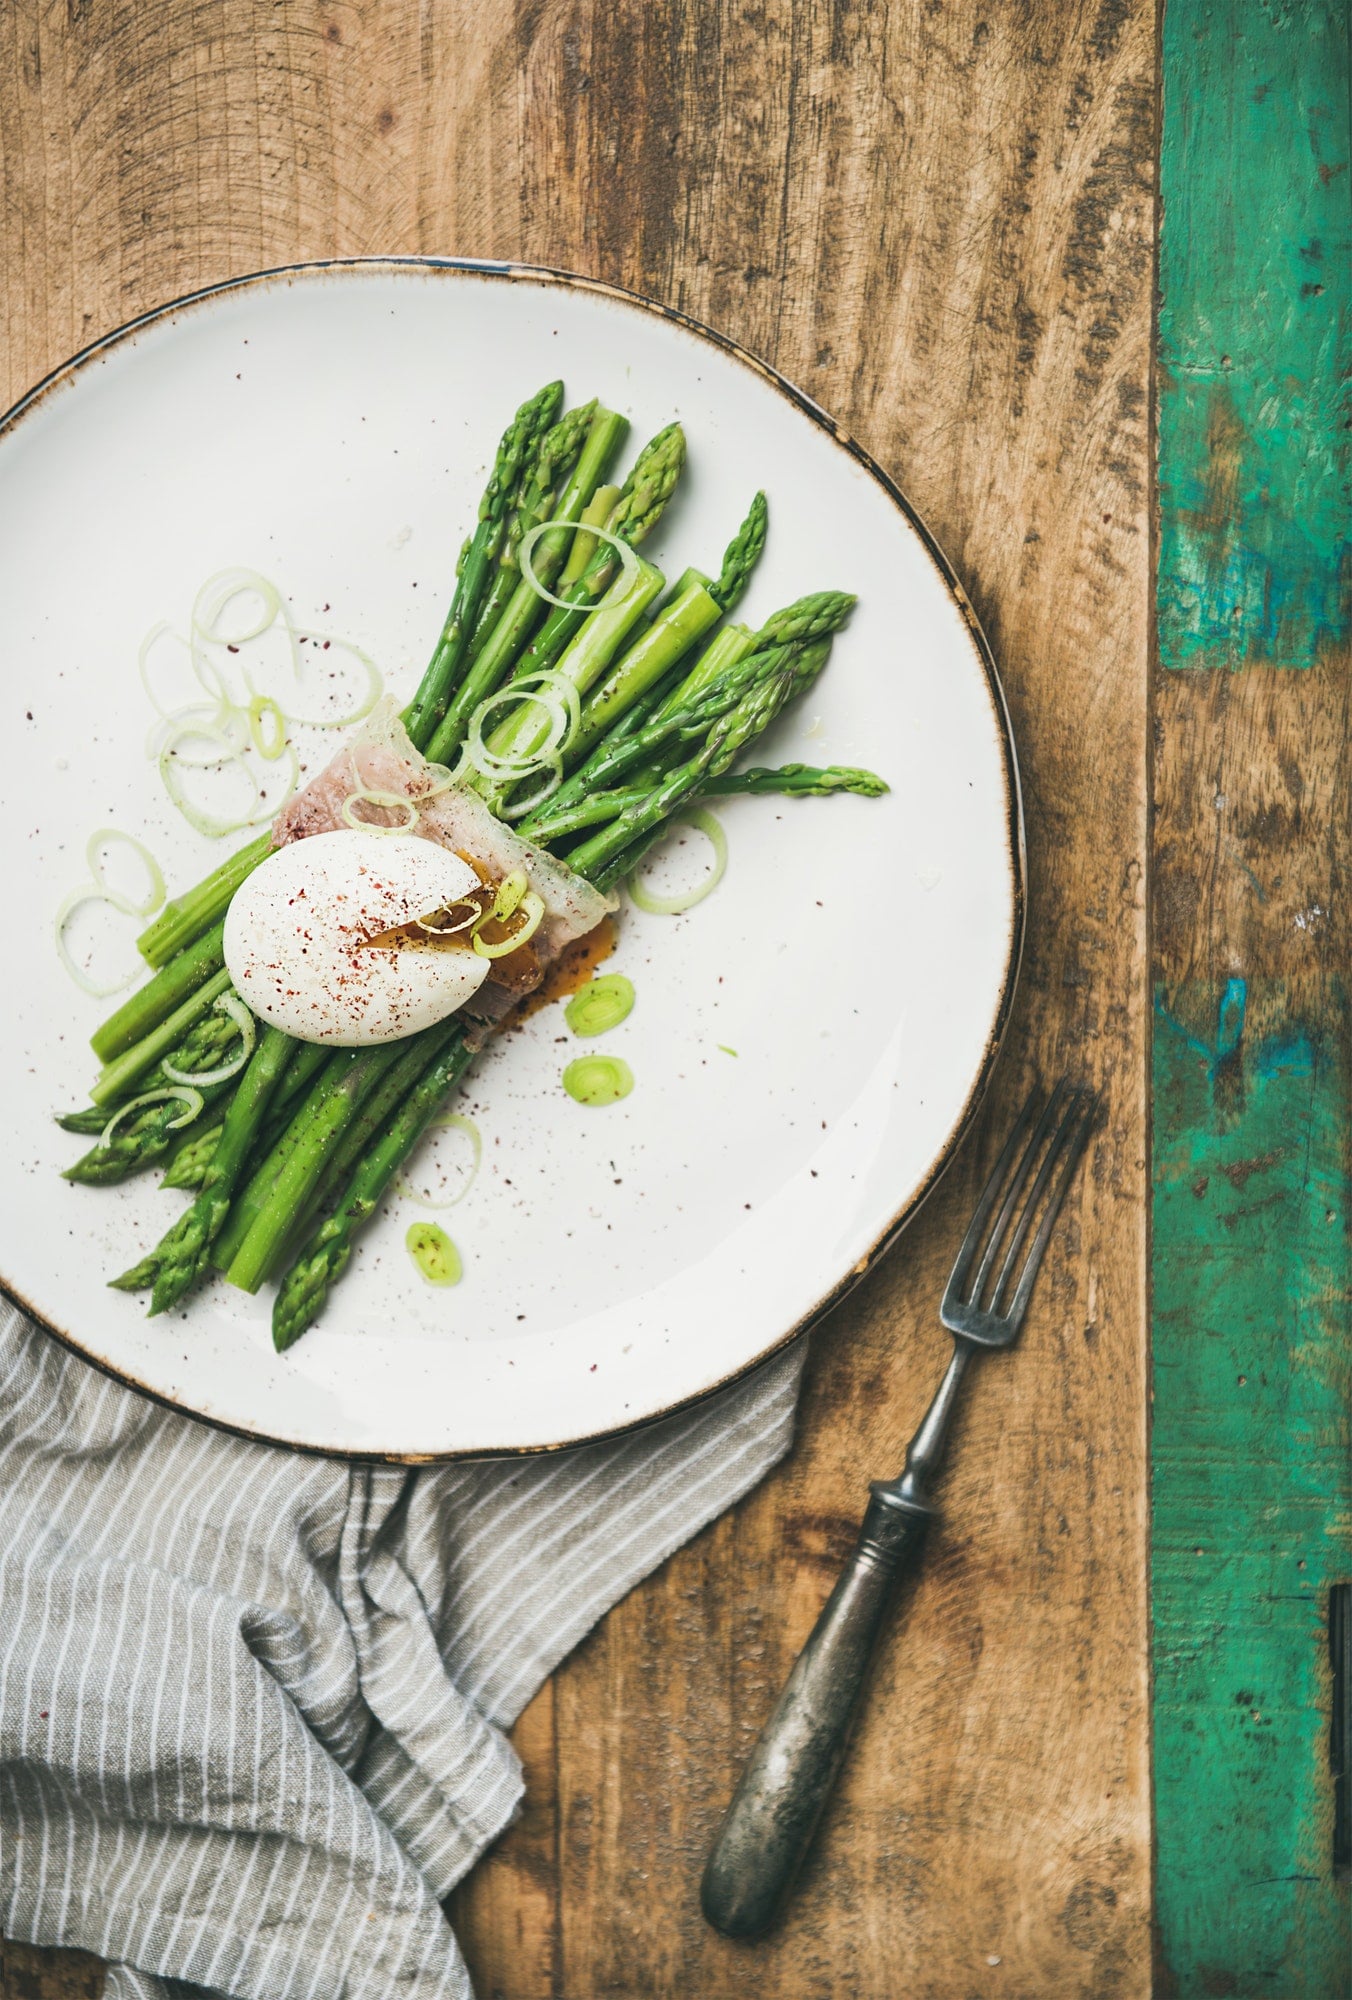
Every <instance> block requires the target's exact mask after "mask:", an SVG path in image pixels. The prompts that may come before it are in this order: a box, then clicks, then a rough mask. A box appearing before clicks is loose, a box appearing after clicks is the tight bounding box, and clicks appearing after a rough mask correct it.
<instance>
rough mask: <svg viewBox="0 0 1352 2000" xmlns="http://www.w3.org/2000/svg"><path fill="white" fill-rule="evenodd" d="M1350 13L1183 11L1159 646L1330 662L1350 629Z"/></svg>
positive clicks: (1167, 52) (1165, 238) (1162, 354)
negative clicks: (1329, 650) (1328, 652)
mask: <svg viewBox="0 0 1352 2000" xmlns="http://www.w3.org/2000/svg"><path fill="white" fill-rule="evenodd" d="M1350 31H1352V14H1349V7H1348V0H1302V4H1301V5H1300V6H1298V7H1291V6H1276V7H1266V6H1261V7H1260V6H1256V5H1255V4H1253V0H1169V5H1168V6H1166V7H1165V9H1164V28H1163V37H1164V42H1163V73H1164V114H1163V129H1162V134H1161V146H1160V196H1161V210H1162V216H1161V227H1160V318H1159V360H1160V378H1159V409H1158V426H1159V481H1160V553H1159V642H1160V654H1161V657H1162V659H1163V660H1164V662H1165V664H1166V665H1169V666H1195V667H1215V666H1230V667H1234V666H1241V665H1243V664H1244V663H1245V662H1246V661H1252V660H1263V661H1268V662H1271V663H1272V664H1273V665H1276V666H1296V667H1304V666H1309V665H1310V664H1311V663H1312V662H1313V661H1314V660H1315V659H1316V658H1317V657H1318V655H1319V653H1320V650H1321V648H1324V647H1326V646H1327V645H1328V644H1330V643H1332V642H1336V641H1338V640H1339V639H1345V638H1346V636H1347V632H1348V618H1349V592H1348V584H1349V574H1350V568H1352V566H1350V565H1349V543H1348V523H1349V521H1350V520H1352V484H1350V483H1349V477H1348V450H1347V422H1348V410H1349V403H1348V381H1349V368H1348V364H1349V360H1352V324H1350V323H1349V316H1348V303H1349V291H1348V273H1349V271H1350V270H1352V200H1350V199H1349V187H1348V174H1349V144H1350V141H1352V134H1350V133H1349V112H1348V81H1349V77H1348V68H1349V53H1350V48H1349V34H1350Z"/></svg>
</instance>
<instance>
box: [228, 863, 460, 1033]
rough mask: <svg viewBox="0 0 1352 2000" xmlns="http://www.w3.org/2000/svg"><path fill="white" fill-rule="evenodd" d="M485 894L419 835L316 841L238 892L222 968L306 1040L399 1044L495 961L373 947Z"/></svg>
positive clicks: (256, 1003)
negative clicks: (479, 893) (380, 939)
mask: <svg viewBox="0 0 1352 2000" xmlns="http://www.w3.org/2000/svg"><path fill="white" fill-rule="evenodd" d="M479 887H480V882H479V877H478V876H477V875H476V874H475V872H474V870H473V869H472V868H471V867H470V865H469V863H468V862H467V861H462V860H461V858H460V856H459V855H458V854H452V853H451V852H450V851H449V850H448V849H447V848H444V847H439V846H437V844H436V843H435V842H434V841H430V840H422V839H420V838H419V837H418V836H417V835H415V834H380V833H361V832H358V831H356V830H355V829H354V830H353V831H351V832H340V833H316V834H312V835H311V836H310V837H309V838H308V839H306V840H294V841H291V842H289V843H288V845H287V846H285V847H279V848H278V849H277V851H276V853H275V854H270V855H269V856H268V858H267V860H266V861H264V862H263V863H262V864H261V866H259V867H258V868H256V869H255V870H254V872H253V874H252V875H250V876H249V877H248V878H247V880H246V881H245V882H243V883H242V884H241V886H240V887H239V888H238V889H237V890H236V891H235V894H234V897H233V899H232V901H231V904H230V908H229V909H228V911H227V912H226V918H225V963H226V966H227V967H228V969H229V972H230V977H231V979H232V980H233V981H234V983H235V989H236V991H237V992H238V994H239V996H240V998H241V1000H243V1001H244V1003H245V1005H246V1006H247V1007H250V1008H252V1010H253V1012H254V1013H255V1014H257V1015H258V1016H259V1018H260V1019H261V1020H264V1021H267V1022H269V1023H270V1024H271V1025H272V1026H273V1027H274V1028H281V1029H282V1030H283V1031H284V1032H285V1033H286V1034H288V1035H294V1036H296V1038H297V1039H298V1040H300V1041H303V1042H329V1043H332V1044H333V1045H334V1046H335V1047H337V1048H359V1047H363V1046H365V1045H366V1044H368V1043H371V1042H393V1041H397V1040H399V1038H400V1037H401V1036H404V1035H414V1034H417V1032H418V1030H419V1029H420V1028H430V1027H431V1026H432V1024H433V1022H434V1021H441V1020H444V1019H445V1017H446V1015H448V1014H453V1013H454V1012H455V1010H456V1009H457V1007H463V1006H464V1004H465V1002H466V1001H467V1000H468V999H470V998H471V997H472V996H473V994H475V993H476V992H477V991H478V989H479V987H480V986H481V985H482V983H483V981H484V979H485V977H486V976H487V974H488V971H489V962H488V960H487V959H485V958H483V957H481V956H480V954H479V953H477V952H475V951H470V950H426V949H418V948H416V947H415V948H412V949H403V950H389V949H384V948H381V949H376V950H372V949H370V945H369V940H370V939H371V938H373V937H377V936H379V935H380V934H381V933H382V932H385V931H391V930H395V929H397V928H398V927H399V926H400V925H407V924H412V923H414V922H415V921H416V920H417V919H418V918H421V917H430V916H432V915H434V914H435V912H437V911H438V910H441V909H444V908H445V907H446V906H447V904H450V903H454V902H456V901H458V900H459V899H461V898H463V897H464V896H466V895H468V894H469V893H470V892H471V891H473V890H476V889H478V888H479Z"/></svg>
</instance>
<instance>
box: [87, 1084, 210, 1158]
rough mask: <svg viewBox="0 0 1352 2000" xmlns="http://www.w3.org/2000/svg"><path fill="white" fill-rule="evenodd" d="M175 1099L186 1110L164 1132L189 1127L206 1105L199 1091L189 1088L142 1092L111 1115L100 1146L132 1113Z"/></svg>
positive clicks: (169, 1123) (101, 1135) (168, 1124)
mask: <svg viewBox="0 0 1352 2000" xmlns="http://www.w3.org/2000/svg"><path fill="white" fill-rule="evenodd" d="M175 1098H181V1099H182V1101H183V1102H184V1103H185V1104H186V1105H187V1107H188V1108H187V1110H186V1111H185V1112H184V1114H183V1116H182V1117H181V1118H171V1119H169V1121H168V1123H167V1124H166V1125H165V1128H164V1129H165V1131H166V1132H177V1131H180V1130H181V1129H182V1127H183V1126H184V1125H191V1124H192V1121H193V1119H194V1118H196V1117H197V1115H198V1113H199V1112H200V1111H201V1109H202V1106H203V1105H204V1104H205V1103H206V1099H205V1098H204V1097H203V1095H202V1093H201V1091H200V1090H193V1089H191V1088H190V1087H179V1086H177V1085H176V1086H175V1087H174V1089H172V1090H147V1091H144V1092H143V1093H142V1095H141V1096H140V1097H132V1098H129V1099H128V1100H127V1102H126V1103H125V1104H123V1105H121V1106H120V1107H119V1109H118V1110H116V1111H115V1112H114V1113H113V1115H112V1117H111V1118H110V1119H109V1120H108V1123H107V1124H106V1125H105V1126H104V1128H103V1131H102V1133H101V1134H100V1136H99V1144H100V1146H106V1145H107V1144H108V1141H109V1139H110V1138H111V1137H112V1135H113V1129H114V1127H115V1126H117V1125H120V1124H121V1122H122V1120H123V1119H124V1118H126V1117H129V1116H130V1114H131V1113H132V1112H133V1111H141V1110H144V1108H145V1106H146V1105H147V1104H170V1103H172V1102H173V1100H174V1099H175Z"/></svg>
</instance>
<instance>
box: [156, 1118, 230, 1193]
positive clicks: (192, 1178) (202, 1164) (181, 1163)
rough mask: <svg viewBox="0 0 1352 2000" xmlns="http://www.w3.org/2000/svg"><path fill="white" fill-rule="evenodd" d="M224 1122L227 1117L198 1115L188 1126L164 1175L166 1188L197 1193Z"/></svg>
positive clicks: (170, 1158)
mask: <svg viewBox="0 0 1352 2000" xmlns="http://www.w3.org/2000/svg"><path fill="white" fill-rule="evenodd" d="M224 1123H225V1120H224V1118H223V1117H222V1118H210V1119H206V1118H198V1119H195V1120H194V1122H193V1123H192V1124H191V1125H189V1126H188V1128H187V1130H186V1131H185V1132H184V1133H183V1136H182V1138H181V1139H180V1140H179V1142H178V1144H177V1145H176V1146H175V1148H174V1150H173V1152H172V1153H171V1154H170V1155H169V1164H168V1166H167V1167H166V1168H165V1170H164V1172H163V1173H162V1174H161V1176H160V1186H161V1187H162V1188H187V1189H189V1190H190V1191H192V1192H193V1193H195V1192H196V1191H197V1189H198V1188H200V1187H201V1185H202V1182H203V1181H204V1180H205V1179H206V1172H207V1168H208V1167H209V1166H210V1165H211V1156H212V1154H213V1153H214V1152H215V1150H216V1148H217V1146H218V1145H219V1143H220V1137H221V1127H222V1125H223V1124H224Z"/></svg>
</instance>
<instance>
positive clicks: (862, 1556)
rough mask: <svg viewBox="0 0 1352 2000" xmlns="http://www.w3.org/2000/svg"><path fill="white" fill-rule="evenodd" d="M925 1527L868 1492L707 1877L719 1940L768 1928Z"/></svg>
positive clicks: (909, 1510) (923, 1517) (907, 1510)
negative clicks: (855, 1533)
mask: <svg viewBox="0 0 1352 2000" xmlns="http://www.w3.org/2000/svg"><path fill="white" fill-rule="evenodd" d="M930 1519H931V1512H930V1510H929V1509H928V1508H921V1507H916V1506H907V1505H904V1504H898V1502H897V1501H896V1499H894V1498H885V1497H883V1495H882V1494H881V1493H880V1491H879V1489H878V1487H876V1486H875V1487H874V1489H873V1498H872V1500H871V1501H870V1503H869V1508H868V1512H867V1513H866V1514H865V1516H864V1521H863V1526H862V1527H861V1528H860V1531H859V1540H858V1542H857V1543H856V1544H855V1548H854V1552H853V1554H852V1555H851V1556H850V1559H849V1561H848V1562H847V1563H846V1565H845V1568H844V1570H843V1571H842V1572H841V1575H840V1578H839V1580H838V1581H837V1583H836V1587H835V1589H834V1590H833V1591H832V1592H831V1595H830V1597H829V1598H828V1599H827V1600H826V1604H825V1606H824V1607H823V1609H822V1613H821V1616H820V1617H819V1618H818V1620H817V1623H816V1625H815V1626H814V1627H813V1629H812V1635H811V1637H810V1638H809V1639H808V1642H807V1644H806V1645H805V1646H804V1647H803V1650H802V1652H801V1653H800V1654H799V1655H798V1658H797V1660H796V1662H795V1663H794V1668H793V1671H792V1673H791V1674H790V1675H789V1678H788V1680H787V1681H786V1683H785V1685H784V1692H783V1694H781V1695H780V1697H779V1701H778V1703H777V1704H776V1706H775V1710H774V1713H773V1714H772V1715H771V1717H770V1719H769V1721H768V1722H767V1723H766V1725H765V1727H764V1729H763V1730H762V1731H761V1733H760V1736H759V1738H758V1740H757V1743H756V1747H755V1749H754V1750H753V1751H752V1753H751V1757H750V1759H749V1761H748V1763H747V1766H746V1769H745V1770H744V1771H743V1773H742V1781H741V1783H740V1784H739V1785H738V1787H737V1790H736V1792H735V1793H734V1795H733V1800H732V1804H731V1805H730V1806H729V1807H728V1810H727V1815H726V1817H725V1818H724V1821H723V1824H722V1826H721V1828H720V1829H719V1833H718V1839H717V1840H716V1842H715V1843H714V1849H713V1852H712V1854H711V1855H710V1856H709V1861H708V1865H707V1867H706V1868H705V1871H704V1881H703V1883H702V1885H701V1888H700V1903H701V1907H702V1908H703V1911H704V1914H705V1916H706V1918H707V1919H708V1921H709V1922H710V1923H711V1924H712V1925H713V1927H714V1929H715V1930H718V1931H722V1932H723V1933H724V1935H725V1936H727V1937H755V1936H757V1935H759V1933H760V1932H761V1931H763V1930H766V1929H768V1927H769V1926H770V1924H771V1923H773V1921H774V1919H775V1916H776V1914H777V1913H778V1911H779V1909H780V1907H781V1905H782V1904H783V1902H784V1899H785V1898H786V1896H787V1895H788V1893H789V1890H790V1889H791V1888H792V1886H793V1880H794V1877H795V1876H796V1874H797V1873H798V1870H799V1867H800V1866H801V1864H802V1861H803V1857H804V1855H805V1854H806V1853H807V1850H808V1848H809V1846H810V1845H811V1843H812V1836H813V1834H814V1833H815V1832H816V1830H817V1822H818V1820H819V1819H820V1818H821V1815H822V1811H823V1809H824V1807H825V1805H826V1802H827V1799H828V1798H829V1797H830V1795H831V1788H832V1786H833V1785H834V1784H835V1781H836V1776H837V1773H838V1772H839V1770H840V1766H841V1763H842V1762H843V1760H844V1756H845V1751H846V1748H847V1746H848V1744H849V1740H850V1730H851V1728H852V1726H853V1723H854V1718H855V1712H856V1710H857V1709H858V1707H859V1698H860V1695H861V1694H862V1693H863V1689H864V1682H865V1679H866V1677H867V1673H868V1666H869V1661H870V1659H871V1658H872V1655H873V1647H874V1643H875V1641H876V1639H877V1637H878V1633H879V1631H880V1629H881V1627H882V1622H883V1618H884V1615H885V1613H886V1611H887V1607H888V1604H889V1602H890V1600H891V1597H892V1587H893V1584H894V1583H895V1581H896V1579H897V1576H898V1573H899V1572H900V1570H901V1568H902V1566H903V1565H904V1564H905V1563H906V1562H907V1561H908V1560H912V1559H913V1558H914V1557H915V1555H916V1554H917V1553H918V1551H919V1548H920V1545H921V1542H922V1540H923V1537H924V1534H925V1530H926V1528H927V1526H928V1525H929V1522H930Z"/></svg>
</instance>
